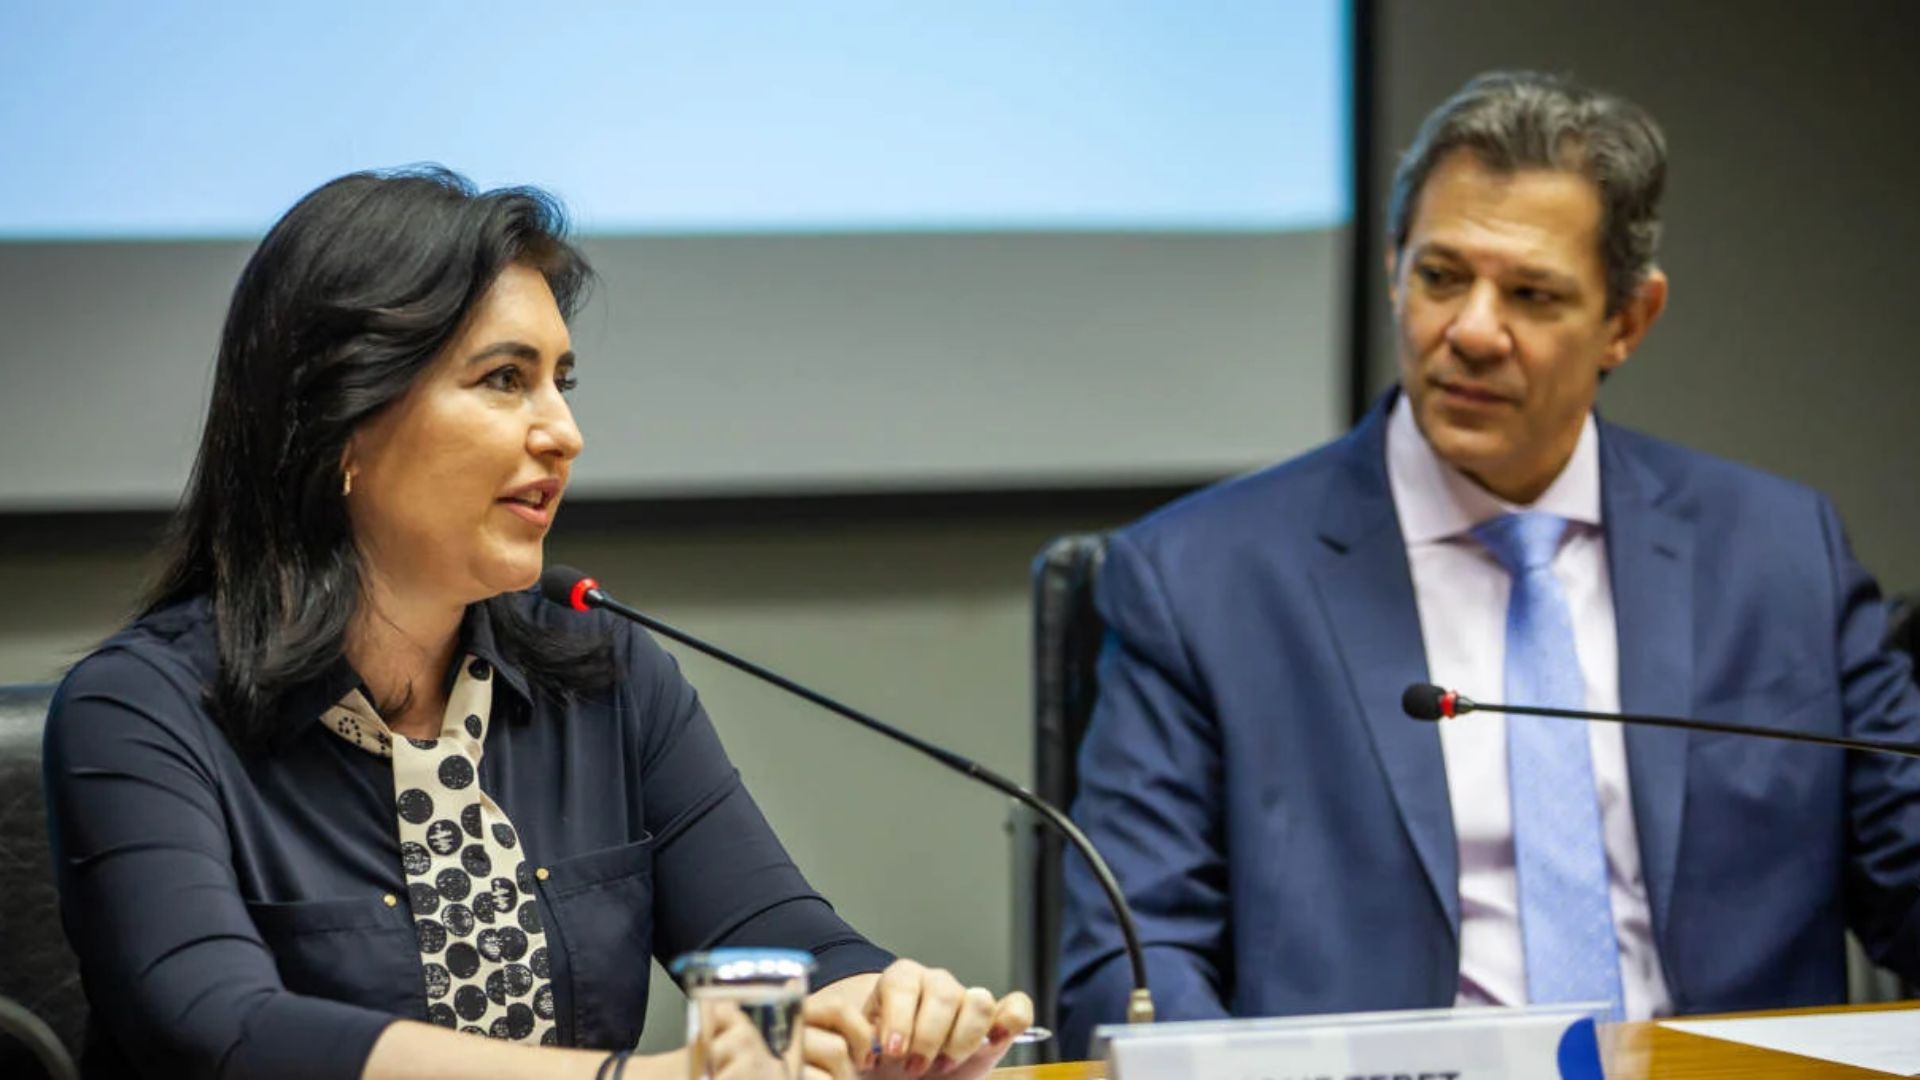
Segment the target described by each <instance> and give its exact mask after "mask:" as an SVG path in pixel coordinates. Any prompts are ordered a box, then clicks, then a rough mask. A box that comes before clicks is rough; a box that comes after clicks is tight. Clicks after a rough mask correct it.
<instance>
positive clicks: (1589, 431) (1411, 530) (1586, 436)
mask: <svg viewBox="0 0 1920 1080" xmlns="http://www.w3.org/2000/svg"><path fill="white" fill-rule="evenodd" d="M1387 483H1388V485H1389V486H1390V487H1391V488H1392V490H1393V508H1394V511H1395V513H1397V514H1398V515H1399V516H1400V532H1401V535H1402V536H1404V537H1405V538H1406V542H1407V544H1408V546H1413V545H1416V544H1430V543H1436V542H1439V541H1442V540H1447V539H1451V538H1453V537H1456V536H1460V535H1462V534H1464V533H1466V532H1468V531H1469V530H1471V529H1472V528H1473V527H1474V526H1476V525H1479V524H1480V523H1481V522H1483V521H1488V520H1491V519H1493V518H1496V517H1499V516H1500V515H1502V514H1511V513H1516V512H1518V511H1521V510H1540V511H1545V512H1546V513H1549V514H1557V515H1559V516H1560V517H1563V518H1566V519H1567V520H1569V521H1575V522H1579V523H1581V524H1583V525H1591V526H1598V525H1599V524H1600V522H1601V518H1600V432H1599V425H1597V424H1596V423H1594V419H1593V414H1592V413H1591V412H1589V413H1588V414H1587V418H1586V422H1585V423H1583V424H1582V425H1581V427H1580V440H1579V441H1578V442H1577V443H1575V444H1574V447H1573V456H1572V457H1571V458H1569V459H1568V460H1567V464H1566V467H1565V468H1563V469H1561V470H1560V475H1559V476H1556V477H1554V478H1553V483H1552V484H1550V485H1548V487H1547V490H1546V491H1545V492H1544V493H1543V494H1542V495H1541V496H1540V498H1538V499H1536V500H1534V502H1533V504H1532V505H1530V506H1519V505H1516V504H1514V503H1510V502H1508V501H1506V500H1505V499H1502V498H1500V497H1499V496H1497V495H1495V494H1493V493H1492V492H1490V491H1488V490H1487V489H1485V488H1483V487H1481V486H1480V485H1479V484H1477V483H1475V482H1474V481H1473V480H1472V479H1470V478H1469V477H1468V476H1467V475H1466V474H1465V473H1463V472H1461V471H1460V470H1459V469H1456V468H1454V467H1453V466H1452V465H1449V464H1447V463H1446V462H1445V461H1442V460H1441V459H1440V455H1439V454H1437V453H1435V452H1434V449H1433V445H1432V444H1431V443H1429V442H1427V439H1426V436H1425V435H1423V434H1421V432H1420V425H1419V424H1417V423H1415V422H1414V419H1413V403H1412V402H1411V401H1410V400H1409V399H1408V397H1407V395H1406V394H1404V393H1402V394H1400V395H1399V400H1397V401H1395V402H1394V405H1393V415H1392V416H1390V417H1389V418H1388V420H1387Z"/></svg>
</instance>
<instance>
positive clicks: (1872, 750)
mask: <svg viewBox="0 0 1920 1080" xmlns="http://www.w3.org/2000/svg"><path fill="white" fill-rule="evenodd" d="M1400 708H1401V709H1403V710H1405V711H1406V714H1407V715H1408V716H1411V717H1413V718H1414V719H1415V720H1433V721H1438V720H1451V719H1453V718H1455V717H1458V716H1465V715H1466V714H1468V713H1470V712H1498V713H1513V714H1516V715H1520V716H1551V717H1556V718H1558V719H1563V720H1605V721H1607V722H1608V723H1614V724H1646V725H1648V726H1650V727H1664V728H1680V729H1682V730H1685V731H1712V732H1717V733H1719V734H1723V735H1751V736H1753V737H1755V738H1760V739H1779V740H1781V741H1783V742H1799V743H1814V744H1816V745H1818V746H1837V747H1840V748H1841V749H1842V750H1859V751H1862V752H1865V753H1869V754H1894V755H1897V756H1899V757H1910V758H1920V746H1915V745H1913V744H1911V743H1897V742H1881V741H1879V740H1877V739H1848V738H1843V737H1841V736H1838V735H1812V734H1809V733H1807V732H1804V731H1783V730H1781V729H1779V728H1763V727H1752V726H1749V725H1747V724H1723V723H1721V722H1719V721H1717V720H1685V719H1682V718H1680V717H1675V716H1642V715H1639V714H1636V713H1604V712H1587V711H1586V710H1583V709H1546V708H1540V707H1537V706H1533V705H1488V704H1485V703H1484V702H1478V701H1475V700H1473V699H1472V698H1470V697H1467V696H1466V695H1465V694H1461V693H1457V692H1455V691H1452V690H1445V689H1442V688H1440V687H1438V686H1435V685H1433V684H1432V683H1413V684H1411V685H1409V686H1408V687H1407V689H1406V692H1405V693H1403V694H1401V695H1400Z"/></svg>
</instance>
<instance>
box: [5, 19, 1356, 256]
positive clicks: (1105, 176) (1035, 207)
mask: <svg viewBox="0 0 1920 1080" xmlns="http://www.w3.org/2000/svg"><path fill="white" fill-rule="evenodd" d="M1347 33H1348V11H1347V5H1346V3H1345V2H1344V0H1208V2H1206V3H1193V2H1192V0H1184V2H1182V0H1045V2H1042V0H947V2H942V3H935V2H920V3H914V2H906V0H892V2H887V0H814V2H811V3H797V2H796V3H781V2H773V0H767V2H760V3H750V2H735V3H685V2H675V3H615V2H599V3H591V2H574V3H550V4H540V5H536V4H526V3H519V4H504V3H457V4H456V3H399V4H392V3H383V2H375V0H334V2H330V3H327V4H324V5H322V4H305V5H294V4H283V3H268V4H262V3H257V2H254V3H212V2H201V3H178V4H152V3H130V2H124V0H117V2H105V0H103V2H98V3H80V4H53V3H45V4H42V3H13V4H6V5H4V6H0V237H8V238H15V239H20V238H54V239H59V238H74V239H116V238H183V237H246V236H253V235H257V234H259V233H260V232H261V231H262V230H264V229H265V227H266V226H267V225H268V224H270V223H271V222H272V221H273V220H274V219H275V218H276V217H278V216H279V214H280V213H281V212H282V211H284V210H285V209H286V207H287V206H288V205H289V204H291V203H292V201H293V200H294V199H295V198H297V197H298V196H299V195H300V194H301V193H303V192H305V191H307V190H309V189H311V188H312V187H314V186H315V185H317V184H319V183H321V182H323V181H325V180H327V179H329V178H331V177H334V176H338V175H340V174H342V173H345V172H349V171H352V170H355V169H362V168H375V167H386V166H395V165H402V164H407V163H413V162H424V161H434V162H441V163H444V164H446V165H448V166H451V167H452V168H455V169H457V170H459V171H461V172H463V173H466V174H467V175H468V176H470V177H472V178H473V179H474V180H475V181H477V182H479V183H481V184H482V185H483V186H493V185H497V184H507V183H533V184H538V185H540V186H542V187H545V188H547V189H548V190H550V191H553V192H554V193H556V194H557V195H559V196H560V197H561V199H562V200H563V201H564V202H565V203H566V204H567V205H568V206H569V208H570V209H571V210H572V211H573V213H574V215H575V218H576V220H577V222H578V223H579V225H580V226H581V227H582V229H583V230H584V231H588V232H595V233H603V234H606V233H630V232H682V233H707V232H743V231H755V232H758V231H768V232H816V231H849V230H859V231H883V230H965V229H995V230H1008V229H1011V230H1028V229H1033V230H1052V229H1059V230H1078V229H1150V230H1161V229H1171V230H1179V229H1197V230H1222V229H1224V230H1279V229H1297V228H1324V227H1328V226H1332V225H1337V224H1339V223H1341V222H1344V221H1345V220H1347V218H1348V216H1349V210H1350V208H1349V196H1348V181H1347V177H1348V160H1347V159H1348V153H1347V145H1348V138H1349V135H1348V129H1349V117H1348V108H1347V101H1348V85H1347V80H1348V78H1349V72H1348V56H1347V53H1348V48H1347Z"/></svg>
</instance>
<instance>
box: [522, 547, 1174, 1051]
mask: <svg viewBox="0 0 1920 1080" xmlns="http://www.w3.org/2000/svg"><path fill="white" fill-rule="evenodd" d="M540 592H541V595H543V596H545V597H546V598H547V599H548V600H551V601H553V602H554V603H556V604H564V605H566V606H567V607H570V608H573V609H574V610H575V611H591V610H593V609H594V608H599V609H601V610H603V611H609V612H612V613H613V614H615V615H618V616H620V617H621V618H623V619H628V620H630V621H632V622H636V623H639V624H640V625H641V626H644V627H646V628H647V629H649V630H651V631H653V632H654V633H656V634H659V635H661V636H662V637H667V638H671V639H673V640H674V641H677V642H679V643H681V644H682V645H685V646H687V647H689V648H692V649H696V650H698V651H700V652H703V653H705V654H707V655H708V656H711V657H713V658H714V659H715V660H718V661H720V662H721V663H723V664H727V665H728V666H730V667H734V668H738V669H739V670H741V671H744V672H746V673H747V674H749V675H752V676H753V677H754V678H756V679H760V680H761V681H763V682H768V683H772V684H773V685H774V686H777V687H779V688H780V689H782V690H785V691H786V692H788V693H790V694H793V695H795V696H797V697H800V698H804V699H805V700H807V701H810V702H812V703H813V704H815V705H818V706H820V707H821V708H823V709H825V710H827V711H828V712H831V713H836V714H838V715H840V716H844V717H846V718H847V719H849V720H852V721H853V722H854V723H856V724H859V725H860V726H861V727H864V728H866V729H867V730H869V731H875V732H878V733H880V734H882V735H885V736H886V737H887V738H889V739H892V740H893V741H895V742H898V743H904V744H905V745H907V746H910V747H912V748H913V749H915V750H918V751H920V752H921V753H922V754H925V755H926V756H928V757H930V758H932V759H934V760H935V761H938V762H939V763H940V764H942V765H945V766H946V767H948V768H949V769H953V770H954V771H956V772H959V773H963V774H965V775H967V776H969V777H972V778H973V779H974V780H976V781H978V782H980V783H982V784H985V785H987V786H988V787H990V788H992V789H994V790H995V791H998V792H999V793H1001V794H1002V795H1005V796H1007V797H1009V798H1011V799H1014V800H1015V801H1017V802H1020V803H1022V804H1023V805H1025V806H1027V807H1029V808H1031V809H1032V810H1033V811H1034V812H1035V813H1036V814H1038V815H1039V816H1040V818H1041V819H1042V820H1044V821H1045V822H1046V823H1047V824H1049V825H1051V826H1053V828H1054V829H1055V830H1056V831H1058V832H1059V833H1060V835H1061V836H1063V837H1065V838H1066V840H1067V842H1068V843H1069V844H1072V845H1073V847H1074V850H1076V851H1078V852H1079V853H1080V857H1081V858H1083V859H1085V860H1087V865H1088V866H1089V867H1091V868H1092V870H1093V876H1094V878H1095V880H1097V881H1099V883H1100V888H1101V890H1102V891H1104V892H1105V893H1106V894H1107V903H1108V904H1109V905H1111V906H1112V908H1113V917H1114V921H1115V922H1117V923H1118V924H1119V926H1120V936H1121V939H1122V940H1123V941H1124V942H1125V944H1126V949H1127V960H1128V962H1129V963H1130V964H1131V965H1132V968H1133V994H1132V996H1131V998H1130V999H1129V1000H1128V1002H1127V1023H1129V1024H1145V1023H1151V1022H1152V1021H1153V995H1152V993H1150V992H1149V991H1148V990H1147V954H1146V952H1145V951H1144V950H1143V949H1141V947H1140V933H1139V931H1138V930H1136V929H1135V928H1134V922H1133V910H1132V909H1131V908H1129V907H1128V906H1127V898H1126V897H1125V896H1124V895H1122V894H1121V892H1120V883H1119V881H1118V880H1116V879H1115V878H1114V876H1113V870H1112V869H1111V868H1109V867H1108V866H1107V861H1106V860H1105V859H1103V858H1101V857H1100V853H1099V852H1098V851H1096V850H1094V846H1093V841H1091V840H1089V839H1087V836H1086V834H1085V833H1083V832H1081V831H1080V827H1079V826H1077V825H1075V824H1074V823H1073V821H1072V819H1070V818H1068V817H1067V815H1065V814H1063V813H1061V812H1060V810H1059V808H1058V807H1055V806H1054V805H1053V804H1052V803H1049V802H1047V801H1046V800H1045V799H1042V798H1041V797H1040V796H1038V795H1035V794H1034V793H1033V792H1031V791H1028V790H1027V789H1026V788H1024V787H1021V786H1020V785H1019V784H1016V783H1014V782H1013V781H1012V780H1009V779H1007V778H1006V777H1004V776H1001V775H1000V774H999V773H996V772H994V771H993V770H992V769H989V768H987V767H986V766H985V765H982V764H980V763H979V762H977V761H974V760H973V759H971V758H968V757H964V756H962V755H960V754H956V753H954V752H953V751H951V750H948V749H946V748H945V747H941V746H935V745H934V744H933V743H930V742H928V741H926V740H925V739H922V738H920V737H919V736H917V735H913V734H910V733H908V732H905V731H902V730H900V729H899V728H896V727H894V726H893V725H891V724H888V723H886V722H885V721H882V720H878V719H876V718H874V717H872V716H868V715H867V714H866V713H863V712H861V711H860V710H858V709H855V708H853V707H852V706H849V705H843V704H841V703H840V702H838V701H835V700H834V699H833V698H830V697H828V696H827V695H825V694H822V693H820V692H819V691H818V690H814V689H811V688H809V687H806V686H802V685H800V684H799V683H797V682H794V681H793V680H792V679H789V678H787V677H786V676H784V675H781V674H779V673H778V672H775V671H772V670H770V669H768V668H764V667H761V666H760V665H759V664H756V663H754V662H753V661H751V660H748V659H746V658H744V657H741V656H736V655H734V654H733V653H730V652H728V651H727V650H725V649H722V648H720V647H719V646H718V645H713V644H709V643H708V642H705V641H702V640H701V639H699V638H697V637H694V636H693V635H692V634H689V633H687V632H686V631H684V630H680V629H677V628H675V627H673V626H670V625H668V624H667V623H663V622H661V621H660V620H659V619H656V618H654V617H653V616H651V615H648V614H646V613H644V612H641V611H636V610H635V609H633V608H630V607H628V606H627V605H625V604H622V603H621V602H620V601H618V600H615V599H614V598H613V597H611V596H608V595H607V593H606V590H604V589H602V588H601V587H600V583H599V582H598V581H595V580H594V579H592V578H590V577H588V576H587V575H585V574H583V573H581V572H580V571H578V570H575V569H573V568H572V567H568V566H550V567H548V568H547V570H546V572H545V573H543V574H541V575H540Z"/></svg>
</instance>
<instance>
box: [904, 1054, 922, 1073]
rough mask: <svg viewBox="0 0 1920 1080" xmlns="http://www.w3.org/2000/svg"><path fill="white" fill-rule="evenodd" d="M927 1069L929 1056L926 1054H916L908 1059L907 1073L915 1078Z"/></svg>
mask: <svg viewBox="0 0 1920 1080" xmlns="http://www.w3.org/2000/svg"><path fill="white" fill-rule="evenodd" d="M926 1067H927V1055H925V1054H915V1055H913V1056H912V1057H910V1058H908V1059H907V1071H908V1072H909V1073H912V1074H913V1075H915V1076H919V1075H920V1073H921V1072H922V1071H923V1070H925V1069H926Z"/></svg>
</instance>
